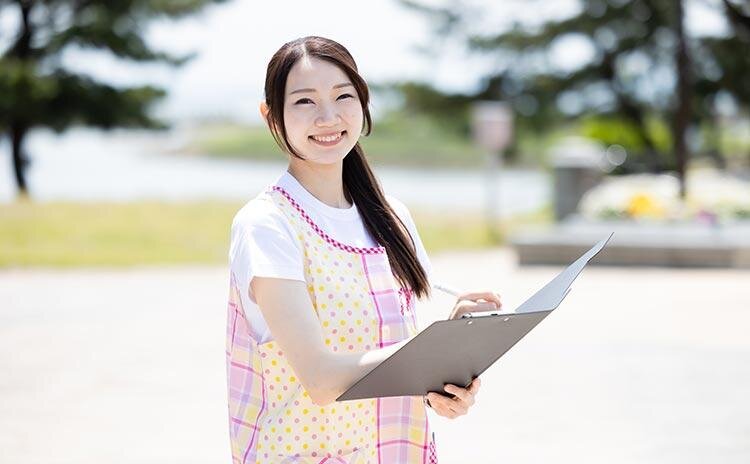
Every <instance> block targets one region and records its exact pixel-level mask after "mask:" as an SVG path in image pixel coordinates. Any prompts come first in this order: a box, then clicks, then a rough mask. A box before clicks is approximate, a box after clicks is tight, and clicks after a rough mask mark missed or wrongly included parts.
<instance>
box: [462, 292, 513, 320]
mask: <svg viewBox="0 0 750 464" xmlns="http://www.w3.org/2000/svg"><path fill="white" fill-rule="evenodd" d="M502 306H503V303H502V301H500V294H499V293H494V292H467V293H462V294H461V295H459V296H458V299H457V300H456V305H455V306H454V307H453V310H452V311H451V314H450V316H449V317H448V319H459V318H460V317H461V316H463V315H464V314H466V313H478V312H487V311H497V310H499V309H500V308H502Z"/></svg>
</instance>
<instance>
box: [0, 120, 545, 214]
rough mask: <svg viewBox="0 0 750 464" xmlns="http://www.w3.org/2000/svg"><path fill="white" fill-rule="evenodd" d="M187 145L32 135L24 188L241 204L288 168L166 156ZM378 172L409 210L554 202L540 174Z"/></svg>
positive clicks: (134, 136) (52, 197)
mask: <svg viewBox="0 0 750 464" xmlns="http://www.w3.org/2000/svg"><path fill="white" fill-rule="evenodd" d="M185 140H186V138H185V133H184V131H171V132H168V133H149V132H143V131H114V132H110V133H105V132H99V131H93V130H87V129H74V130H70V131H68V132H66V133H64V134H62V135H55V134H54V133H52V132H48V131H37V132H35V133H33V134H32V135H31V136H30V137H29V138H28V139H27V145H26V146H27V151H28V153H30V157H31V161H32V162H31V165H30V166H29V168H28V169H27V181H28V185H29V190H30V191H31V195H32V197H33V198H34V199H35V200H37V201H57V200H70V201H131V200H143V199H152V200H164V201H189V200H198V199H223V200H233V201H242V200H249V199H251V198H253V197H254V196H255V195H257V193H258V192H260V191H261V190H262V189H263V188H264V187H265V186H266V185H267V184H268V183H270V182H272V181H273V180H274V179H275V178H276V177H277V176H278V175H279V174H281V173H282V172H283V171H284V169H286V162H285V161H284V160H283V158H282V155H281V154H279V161H278V162H259V161H247V160H237V159H216V158H211V157H203V156H187V155H178V154H174V153H171V152H173V151H175V150H176V149H178V148H179V147H181V146H182V145H183V144H184V142H185ZM0 152H1V153H2V158H1V159H0V202H3V203H8V202H11V201H13V199H14V198H15V197H16V187H15V181H14V178H13V169H12V165H11V159H10V153H9V146H8V143H7V141H4V142H3V143H2V145H0ZM375 171H376V175H377V176H378V178H379V179H380V182H381V183H382V185H383V188H384V189H385V191H386V192H387V193H389V194H391V195H394V196H395V197H397V198H399V199H400V200H401V201H403V202H404V203H406V204H407V205H408V206H409V207H412V208H423V209H430V210H436V211H450V212H458V211H470V212H477V211H482V210H483V209H485V208H486V206H485V205H487V203H488V198H490V196H491V197H492V198H493V200H494V201H495V202H496V204H497V207H496V209H495V211H496V215H498V216H508V215H511V214H517V213H521V212H527V211H533V210H536V209H538V208H539V207H541V206H543V205H545V204H547V203H549V202H550V201H551V189H552V186H551V178H550V176H549V175H548V174H547V173H545V172H543V171H538V170H531V169H517V168H508V169H503V170H501V171H500V173H499V174H497V175H496V176H494V180H492V179H490V177H489V176H488V175H487V174H486V172H485V171H482V170H477V169H466V170H461V169H429V170H421V169H418V168H401V167H381V166H378V167H376V168H375ZM490 182H492V185H494V188H495V191H494V192H492V193H489V192H490V189H488V185H489V184H490Z"/></svg>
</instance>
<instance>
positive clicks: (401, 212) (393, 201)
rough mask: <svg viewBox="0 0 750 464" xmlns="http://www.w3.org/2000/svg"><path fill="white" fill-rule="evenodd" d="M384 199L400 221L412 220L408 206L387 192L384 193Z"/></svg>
mask: <svg viewBox="0 0 750 464" xmlns="http://www.w3.org/2000/svg"><path fill="white" fill-rule="evenodd" d="M385 199H386V201H387V202H388V204H389V205H391V208H393V211H394V212H395V213H396V214H397V215H398V217H399V218H401V220H402V221H408V222H412V219H411V213H410V212H409V208H407V206H406V205H405V204H404V202H402V201H401V200H399V199H398V198H396V197H394V196H393V195H389V194H387V193H386V194H385Z"/></svg>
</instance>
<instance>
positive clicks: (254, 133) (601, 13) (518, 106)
mask: <svg viewBox="0 0 750 464" xmlns="http://www.w3.org/2000/svg"><path fill="white" fill-rule="evenodd" d="M306 35H321V36H324V37H328V38H331V39H334V40H336V41H338V42H340V43H342V44H343V45H344V46H345V47H347V48H348V49H349V51H350V52H351V53H352V55H353V56H354V58H355V60H356V61H357V64H358V66H359V70H360V73H361V74H362V75H363V76H364V78H365V79H366V81H367V82H368V84H369V85H370V88H371V91H372V102H371V103H372V104H371V110H372V114H373V118H374V130H373V132H372V134H371V135H370V136H368V137H362V138H361V139H360V143H361V144H362V145H363V146H364V148H365V151H366V153H367V155H368V158H369V159H370V161H371V163H372V164H373V166H374V167H375V171H376V173H377V175H378V176H379V179H380V181H381V183H382V185H383V187H384V189H385V190H386V191H387V192H388V193H390V194H392V195H394V196H396V197H397V198H400V199H401V200H402V201H403V202H404V203H406V204H407V205H408V206H409V208H410V210H411V212H412V215H413V216H414V218H415V221H416V222H417V226H418V228H419V231H420V234H421V236H422V240H423V242H424V243H425V246H426V248H427V249H428V252H429V253H430V256H431V258H432V260H433V266H434V268H435V271H436V275H437V278H439V279H441V280H445V281H447V283H449V284H452V285H456V286H459V287H461V286H463V287H471V288H475V287H477V285H479V286H482V287H488V288H489V287H492V288H493V289H496V290H497V291H499V292H501V293H502V294H504V295H506V298H507V300H506V301H507V304H506V306H507V307H508V308H509V309H511V308H512V307H513V305H514V304H516V303H521V302H522V301H523V299H524V298H525V297H527V296H529V295H530V294H531V293H533V291H534V290H535V289H536V288H538V287H539V286H541V285H543V284H544V283H545V282H546V281H547V280H549V279H550V278H551V277H553V276H554V275H555V274H556V273H557V272H558V271H559V269H560V265H562V264H566V263H568V262H570V261H571V260H572V259H574V258H575V257H577V256H578V255H579V254H580V253H581V252H582V251H583V250H585V249H588V247H590V246H591V245H592V244H593V243H594V242H595V241H597V240H599V239H601V238H603V237H605V236H606V235H608V233H609V232H612V231H614V232H615V236H614V238H613V240H612V242H611V243H610V245H609V246H608V248H607V249H605V251H604V252H602V254H601V255H600V256H599V257H598V258H597V260H596V261H595V262H594V263H593V264H594V266H593V267H592V268H590V269H587V270H586V271H585V272H584V274H590V277H589V276H587V275H584V276H582V277H581V278H580V279H582V282H581V283H580V286H581V287H582V288H585V289H586V290H585V291H583V290H581V291H580V292H579V291H578V290H575V291H574V292H573V293H572V294H571V296H570V297H568V300H566V303H567V305H568V306H569V307H570V308H571V309H570V310H569V311H570V316H568V319H565V316H564V315H562V314H555V316H556V317H550V318H549V321H545V324H543V325H542V326H541V327H540V328H539V330H538V332H539V333H537V332H535V333H534V334H532V335H530V336H529V338H530V339H533V341H532V340H529V342H528V344H529V347H528V348H527V349H526V351H523V349H524V347H523V346H521V345H519V346H518V347H517V348H515V349H514V352H512V353H510V354H509V355H508V356H506V358H507V360H506V358H503V362H504V363H505V365H504V366H503V367H504V369H503V368H501V367H500V366H502V365H503V362H501V363H500V364H499V365H496V366H494V367H493V368H492V369H491V371H490V372H488V374H486V375H487V376H488V377H489V379H488V382H485V385H486V386H485V390H486V391H484V392H483V393H484V396H485V398H486V399H485V398H483V399H484V401H485V405H484V406H483V407H481V409H480V411H481V412H477V413H475V414H474V415H471V414H470V415H469V416H467V417H466V418H464V419H461V420H458V421H455V423H450V422H447V421H445V422H444V421H442V420H441V418H437V417H436V418H435V421H434V422H435V423H436V429H437V431H438V435H439V438H438V452H439V455H440V456H441V458H442V461H441V462H443V461H444V462H487V463H494V462H500V461H509V462H539V461H540V460H542V459H544V460H551V459H555V460H558V461H561V462H568V461H570V462H573V460H574V459H575V460H576V462H601V461H602V460H606V461H608V462H655V463H664V462H707V461H715V462H737V463H739V462H743V463H744V462H749V461H750V419H748V417H750V400H748V398H747V391H750V338H748V336H747V328H748V327H750V316H748V315H747V311H746V310H748V309H750V303H749V302H750V270H749V269H750V79H748V72H750V2H747V1H745V0H675V1H661V0H548V1H538V0H525V1H521V0H508V1H504V2H490V1H481V0H464V1H451V0H419V1H412V0H382V1H380V0H379V1H373V2H369V3H367V5H366V6H364V5H362V6H358V5H353V4H351V3H350V2H343V1H338V0H336V1H334V0H324V1H320V2H295V1H287V0H280V1H276V2H250V1H246V0H225V1H206V0H190V1H166V0H165V1H137V0H128V1H117V2H104V1H83V0H80V1H78V0H75V1H55V0H38V1H34V0H17V1H2V0H0V347H1V348H2V349H1V350H0V398H2V401H0V450H4V451H0V457H1V456H3V454H5V457H4V458H2V459H0V460H2V461H3V462H42V461H44V462H60V463H63V462H64V463H68V462H70V463H74V462H75V463H88V462H102V461H105V462H129V463H132V462H144V463H146V462H155V461H156V460H157V459H159V460H161V461H164V460H167V461H177V460H179V461H180V462H196V463H197V462H226V461H227V460H228V459H229V455H228V449H229V448H228V435H227V432H228V429H227V426H226V418H225V412H226V410H225V407H226V405H225V402H226V396H225V394H226V393H225V385H224V375H225V373H224V371H223V369H224V365H223V362H224V359H223V354H222V352H221V349H222V344H223V343H224V340H223V335H224V334H223V323H224V322H225V320H224V318H225V312H224V311H225V303H224V301H225V300H226V297H227V290H228V285H227V284H228V268H227V252H228V246H229V228H230V225H231V221H232V218H233V216H234V214H235V213H236V212H237V210H238V209H239V208H240V207H241V206H242V205H243V204H244V203H245V202H247V201H248V200H250V199H251V198H253V197H254V196H255V195H256V194H257V193H258V192H260V191H261V189H262V188H263V187H264V186H266V185H267V184H268V183H269V182H271V181H273V180H274V179H275V177H276V176H277V175H278V174H280V173H281V172H282V171H283V170H284V169H285V168H286V158H285V155H283V154H282V153H281V152H280V151H279V149H278V147H277V146H276V145H275V143H274V141H273V139H272V137H271V136H270V133H269V132H268V130H267V128H266V126H265V125H264V124H263V122H262V121H261V119H260V115H259V112H258V105H259V103H260V101H261V100H262V99H263V83H264V77H265V70H266V65H267V63H268V60H269V59H270V57H271V56H272V54H273V53H274V52H275V51H276V50H277V49H278V48H279V47H280V46H281V45H282V44H283V43H285V42H288V41H290V40H293V39H295V38H298V37H303V36H306ZM596 264H599V265H600V266H596ZM605 264H606V266H602V265H605ZM587 277H589V280H588V281H586V278H587ZM584 282H588V283H584ZM421 304H422V307H421V308H420V309H421V311H422V312H423V313H424V318H423V323H424V324H427V323H429V322H430V321H432V320H436V319H439V318H440V317H445V316H447V314H448V312H449V309H450V306H451V301H449V299H446V297H443V296H439V295H436V296H435V298H433V299H432V300H430V301H428V302H422V303H421ZM574 308H575V309H574ZM603 308H604V309H603ZM443 313H444V314H443ZM634 318H636V319H634ZM545 331H546V335H545V334H544V332H545ZM534 343H535V344H534ZM522 345H523V344H522ZM551 353H554V356H552V357H551V356H550V354H551ZM552 364H554V368H553V366H552ZM571 372H572V373H574V374H576V375H570V373H571ZM493 392H498V393H493ZM509 398H513V400H509ZM495 434H497V435H495ZM441 437H442V438H441ZM123 438H125V440H123ZM468 444H470V445H468ZM467 448H470V449H471V451H468V450H467Z"/></svg>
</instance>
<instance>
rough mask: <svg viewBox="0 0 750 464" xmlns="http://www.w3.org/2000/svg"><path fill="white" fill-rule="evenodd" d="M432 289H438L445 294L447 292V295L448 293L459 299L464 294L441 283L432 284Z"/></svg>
mask: <svg viewBox="0 0 750 464" xmlns="http://www.w3.org/2000/svg"><path fill="white" fill-rule="evenodd" d="M432 288H436V289H438V290H440V291H443V292H445V293H447V294H449V295H453V296H455V297H458V296H459V295H461V293H462V292H460V291H458V290H456V289H455V288H453V287H450V286H448V285H444V284H442V283H440V282H436V283H434V284H432Z"/></svg>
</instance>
